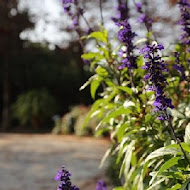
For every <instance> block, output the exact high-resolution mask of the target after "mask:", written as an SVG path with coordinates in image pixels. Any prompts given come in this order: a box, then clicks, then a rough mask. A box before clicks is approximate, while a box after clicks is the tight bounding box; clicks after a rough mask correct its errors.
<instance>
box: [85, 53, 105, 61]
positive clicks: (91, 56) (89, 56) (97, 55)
mask: <svg viewBox="0 0 190 190" xmlns="http://www.w3.org/2000/svg"><path fill="white" fill-rule="evenodd" d="M81 57H82V58H83V59H86V60H90V59H95V58H97V59H99V60H101V59H104V56H103V55H101V54H100V53H98V52H89V53H84V54H82V55H81Z"/></svg>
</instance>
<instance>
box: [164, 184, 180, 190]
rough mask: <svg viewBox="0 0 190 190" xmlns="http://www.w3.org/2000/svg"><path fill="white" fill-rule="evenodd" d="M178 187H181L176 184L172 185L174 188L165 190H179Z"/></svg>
mask: <svg viewBox="0 0 190 190" xmlns="http://www.w3.org/2000/svg"><path fill="white" fill-rule="evenodd" d="M180 187H181V185H180V184H179V183H178V184H176V185H174V186H173V187H171V188H167V189H166V190H177V189H179V188H180Z"/></svg>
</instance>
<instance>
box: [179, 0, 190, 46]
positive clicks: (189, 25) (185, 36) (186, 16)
mask: <svg viewBox="0 0 190 190" xmlns="http://www.w3.org/2000/svg"><path fill="white" fill-rule="evenodd" d="M179 7H180V12H181V20H180V21H179V24H180V25H181V30H182V31H183V33H182V35H181V36H180V38H179V40H181V41H182V43H184V44H185V45H189V44H190V3H188V1H187V0H180V1H179Z"/></svg>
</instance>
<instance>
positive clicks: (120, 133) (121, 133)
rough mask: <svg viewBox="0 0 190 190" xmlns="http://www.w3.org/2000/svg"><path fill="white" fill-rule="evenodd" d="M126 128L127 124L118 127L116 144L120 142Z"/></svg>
mask: <svg viewBox="0 0 190 190" xmlns="http://www.w3.org/2000/svg"><path fill="white" fill-rule="evenodd" d="M128 126H129V124H128V123H125V124H122V125H120V126H118V131H117V138H118V142H121V140H122V138H123V135H124V134H125V130H126V128H127V127H128Z"/></svg>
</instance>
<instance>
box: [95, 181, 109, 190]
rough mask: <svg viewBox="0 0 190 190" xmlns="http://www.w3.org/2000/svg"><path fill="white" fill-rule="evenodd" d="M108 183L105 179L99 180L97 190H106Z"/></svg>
mask: <svg viewBox="0 0 190 190" xmlns="http://www.w3.org/2000/svg"><path fill="white" fill-rule="evenodd" d="M106 189H107V188H106V183H105V181H103V180H99V181H98V182H97V185H96V190H106Z"/></svg>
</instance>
